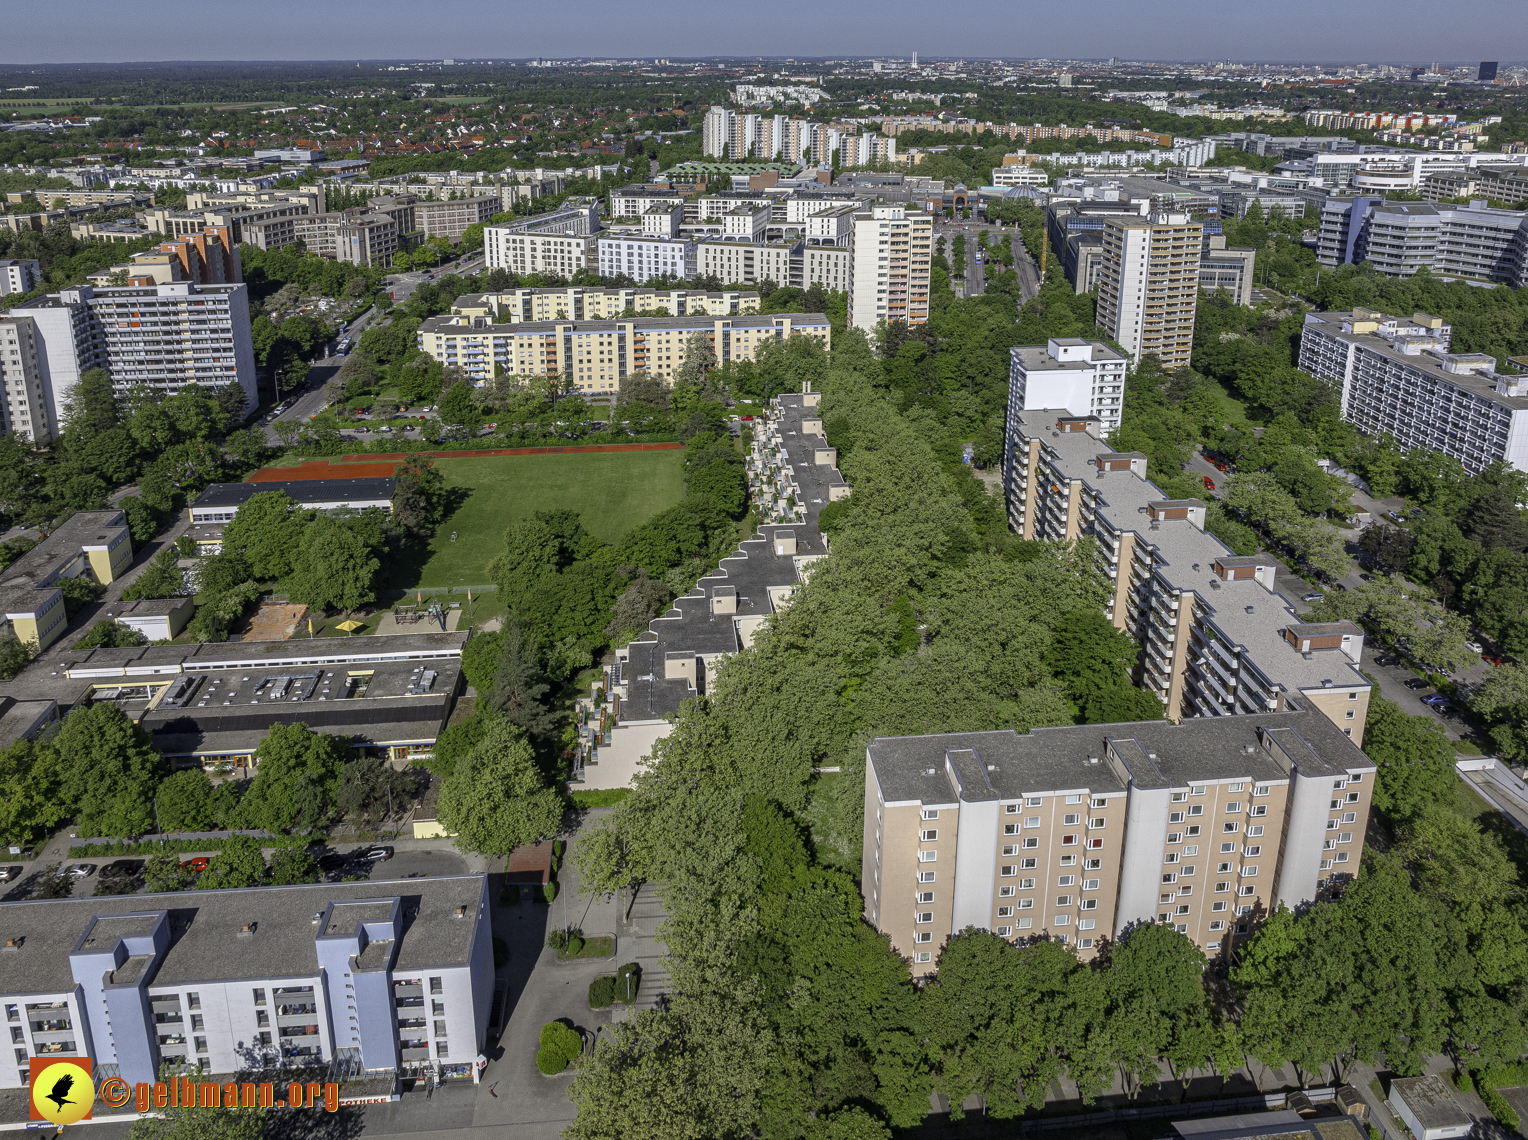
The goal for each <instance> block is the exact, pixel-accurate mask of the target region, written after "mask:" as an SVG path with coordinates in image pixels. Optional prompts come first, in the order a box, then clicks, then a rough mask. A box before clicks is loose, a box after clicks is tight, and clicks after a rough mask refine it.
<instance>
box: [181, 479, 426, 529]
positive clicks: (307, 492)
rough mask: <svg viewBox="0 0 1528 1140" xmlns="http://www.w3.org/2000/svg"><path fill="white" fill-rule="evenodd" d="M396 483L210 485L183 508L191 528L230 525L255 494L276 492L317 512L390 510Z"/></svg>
mask: <svg viewBox="0 0 1528 1140" xmlns="http://www.w3.org/2000/svg"><path fill="white" fill-rule="evenodd" d="M395 487H396V481H395V480H393V479H391V478H380V479H379V478H372V479H287V480H276V481H271V482H261V483H211V484H209V485H208V487H207V489H206V490H205V491H203V492H202V493H201V494H200V495H198V496H197V497H196V501H195V502H194V503H192V504H191V505H190V507H188V508H187V511H188V513H189V514H190V516H191V522H192V524H193V525H196V524H201V523H226V522H232V521H233V517H234V515H235V514H236V513H237V512H238V510H239V508H240V507H242V506H243V505H244V504H245V503H247V502H249V500H250V499H251V498H253V497H254V496H255V495H260V494H265V493H268V492H276V491H279V492H280V493H281V494H283V495H285V496H286V497H287V498H289V499H291V500H292V501H293V502H294V503H296V504H297V506H299V507H302V508H305V509H307V510H317V511H338V510H351V511H364V510H370V509H373V508H374V509H376V510H379V511H388V512H390V511H391V510H392V509H393V491H394V489H395Z"/></svg>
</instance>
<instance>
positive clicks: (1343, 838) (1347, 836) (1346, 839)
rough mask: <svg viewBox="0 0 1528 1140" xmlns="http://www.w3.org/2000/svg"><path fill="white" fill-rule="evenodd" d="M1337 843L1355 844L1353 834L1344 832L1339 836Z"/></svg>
mask: <svg viewBox="0 0 1528 1140" xmlns="http://www.w3.org/2000/svg"><path fill="white" fill-rule="evenodd" d="M1337 842H1338V843H1352V842H1353V833H1352V832H1351V831H1344V832H1343V833H1342V834H1341V835H1339V836H1338V837H1337Z"/></svg>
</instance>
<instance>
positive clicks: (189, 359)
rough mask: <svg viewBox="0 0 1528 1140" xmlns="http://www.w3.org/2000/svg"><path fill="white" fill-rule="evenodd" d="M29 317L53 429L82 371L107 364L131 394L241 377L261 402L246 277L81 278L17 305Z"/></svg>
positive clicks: (249, 395) (115, 383) (250, 402)
mask: <svg viewBox="0 0 1528 1140" xmlns="http://www.w3.org/2000/svg"><path fill="white" fill-rule="evenodd" d="M10 316H12V317H28V318H31V320H32V321H33V323H34V327H35V330H36V331H35V336H36V337H37V339H38V342H39V344H40V346H41V348H42V352H41V353H40V354H39V361H40V363H41V365H42V375H43V393H44V395H45V397H46V399H47V412H48V431H49V433H50V434H52V435H57V434H58V432H59V430H60V428H61V420H62V415H63V409H64V407H65V405H66V404H67V402H68V399H69V393H70V392H71V390H72V389H73V388H74V385H75V384H76V383H78V382H79V377H80V374H81V373H82V372H85V371H87V370H88V369H91V368H105V369H106V370H107V371H108V372H110V374H111V380H112V387H113V388H114V389H115V390H116V391H118V392H119V393H121V394H123V395H125V394H126V393H127V392H128V391H130V390H131V389H133V388H137V387H147V388H149V389H151V390H153V391H154V392H156V393H159V394H161V395H173V394H174V393H176V392H178V391H180V389H181V388H183V387H185V386H186V385H187V384H238V385H239V386H240V387H241V388H243V389H244V393H245V398H246V407H247V408H249V409H253V408H255V407H256V406H257V405H258V404H259V396H258V393H257V392H256V390H255V354H254V347H253V344H252V342H251V339H250V329H249V301H248V293H247V291H246V288H245V286H244V285H242V284H223V285H198V284H195V283H193V282H176V283H172V284H164V285H130V286H126V287H121V288H98V287H95V286H90V285H81V286H78V287H77V288H73V289H64V290H61V291H60V292H58V293H51V294H49V295H48V296H45V297H39V298H38V299H36V300H35V301H29V302H26V303H24V304H21V305H17V306H16V307H14V308H12V309H11V310H10Z"/></svg>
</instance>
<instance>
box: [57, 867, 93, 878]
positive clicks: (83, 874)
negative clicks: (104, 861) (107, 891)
mask: <svg viewBox="0 0 1528 1140" xmlns="http://www.w3.org/2000/svg"><path fill="white" fill-rule="evenodd" d="M95 871H96V865H95V864H94V863H71V864H70V865H69V866H67V867H65V868H64V874H66V875H68V876H69V877H70V878H71V879H87V878H89V877H90V876H91V875H94V874H95Z"/></svg>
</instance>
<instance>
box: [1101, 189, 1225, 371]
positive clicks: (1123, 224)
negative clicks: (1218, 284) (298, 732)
mask: <svg viewBox="0 0 1528 1140" xmlns="http://www.w3.org/2000/svg"><path fill="white" fill-rule="evenodd" d="M1203 245H1204V226H1203V225H1202V224H1200V223H1199V222H1194V221H1190V220H1189V217H1188V215H1187V214H1156V215H1153V216H1152V217H1150V218H1137V217H1112V218H1107V219H1106V220H1105V222H1104V245H1103V263H1102V265H1101V266H1100V267H1099V282H1098V323H1099V325H1100V326H1102V327H1103V328H1105V329H1108V330H1109V334H1110V335H1111V336H1112V337H1113V338H1114V339H1115V340H1116V341H1117V342H1118V343H1119V344H1121V345H1123V346H1124V348H1125V351H1126V352H1128V353H1129V354H1130V357H1131V359H1132V360H1134V361H1136V362H1139V361H1140V360H1141V358H1142V357H1143V356H1147V355H1155V356H1156V357H1157V358H1158V359H1159V360H1160V361H1161V362H1162V367H1163V368H1181V367H1184V366H1186V365H1187V364H1188V362H1189V355H1190V353H1191V352H1192V351H1193V347H1194V306H1195V305H1196V304H1197V303H1198V300H1199V255H1200V251H1201V249H1202V248H1203Z"/></svg>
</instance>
